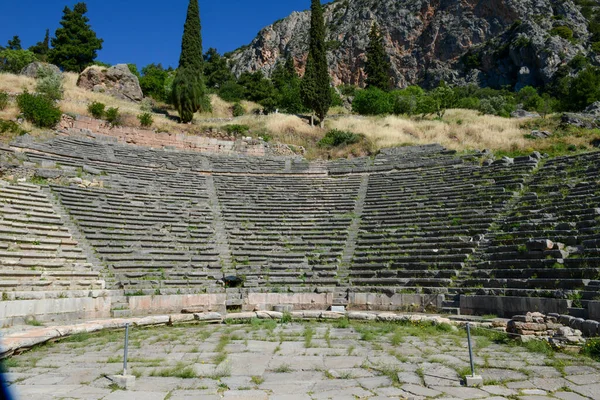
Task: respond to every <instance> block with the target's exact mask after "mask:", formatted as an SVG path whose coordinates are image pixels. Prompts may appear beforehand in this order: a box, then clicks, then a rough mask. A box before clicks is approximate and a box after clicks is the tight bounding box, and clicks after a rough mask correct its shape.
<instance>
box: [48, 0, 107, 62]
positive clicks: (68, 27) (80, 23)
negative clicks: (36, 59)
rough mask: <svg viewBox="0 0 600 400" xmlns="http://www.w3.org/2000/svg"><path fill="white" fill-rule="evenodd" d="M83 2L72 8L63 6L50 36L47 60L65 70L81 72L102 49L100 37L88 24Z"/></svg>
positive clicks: (85, 7) (85, 6)
mask: <svg viewBox="0 0 600 400" xmlns="http://www.w3.org/2000/svg"><path fill="white" fill-rule="evenodd" d="M87 11H88V9H87V5H86V4H85V3H77V4H75V7H73V10H71V9H70V8H69V7H65V9H64V10H63V18H62V20H61V21H60V24H61V25H62V28H58V29H57V30H56V33H55V34H54V35H55V37H54V38H52V41H51V42H52V47H53V48H52V49H51V50H50V51H49V52H48V60H49V61H50V62H51V63H52V64H56V65H58V66H59V67H61V68H62V69H64V70H65V71H74V72H81V71H83V70H84V69H85V68H86V67H88V66H89V65H91V64H92V63H93V62H94V60H95V59H96V57H97V56H98V54H97V52H98V50H102V43H103V42H104V41H103V40H102V39H99V38H98V37H97V36H96V32H94V31H93V30H92V27H91V26H90V24H89V22H90V20H89V18H88V17H86V16H85V14H86V13H87Z"/></svg>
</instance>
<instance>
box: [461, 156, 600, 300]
mask: <svg viewBox="0 0 600 400" xmlns="http://www.w3.org/2000/svg"><path fill="white" fill-rule="evenodd" d="M599 162H600V156H599V155H598V154H597V153H592V154H586V155H581V156H571V157H559V158H556V159H552V160H548V161H547V162H546V163H545V164H544V165H543V166H542V167H541V168H540V170H539V171H537V173H536V174H535V175H533V176H532V178H531V182H529V184H528V191H527V192H525V193H523V195H522V196H521V198H520V200H519V201H518V202H517V203H516V204H515V206H514V207H513V208H512V209H511V210H510V212H509V213H508V215H507V216H506V217H504V218H503V219H502V220H501V221H499V223H498V229H497V230H496V231H494V232H492V233H491V234H489V235H488V236H489V238H490V242H489V243H488V244H487V245H486V246H484V247H482V248H481V250H480V251H479V252H478V253H477V254H476V256H475V257H474V258H473V260H472V265H471V267H472V271H470V272H468V271H464V273H465V274H467V273H468V275H469V276H468V277H466V278H465V280H464V285H470V286H474V285H477V286H480V287H484V288H493V287H509V288H525V289H535V288H543V289H552V288H557V289H558V288H560V289H570V290H586V286H587V284H588V282H589V280H590V279H596V278H597V277H598V276H600V270H599V269H598V267H597V265H599V264H598V261H600V258H598V257H597V256H598V254H597V252H596V251H595V244H594V243H593V242H589V238H592V237H594V235H600V210H598V207H599V206H600V191H599V189H598V184H597V173H596V171H597V169H598V165H599ZM540 240H550V241H552V242H555V243H560V245H556V247H554V249H546V248H543V249H542V248H540V249H538V248H532V245H531V243H532V241H540ZM589 245H591V246H589ZM558 246H560V247H558Z"/></svg>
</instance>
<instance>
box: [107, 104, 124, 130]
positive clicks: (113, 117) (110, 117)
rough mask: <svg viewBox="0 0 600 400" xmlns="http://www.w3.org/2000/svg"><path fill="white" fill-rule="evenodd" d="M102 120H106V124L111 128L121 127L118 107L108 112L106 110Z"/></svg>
mask: <svg viewBox="0 0 600 400" xmlns="http://www.w3.org/2000/svg"><path fill="white" fill-rule="evenodd" d="M104 118H105V119H106V122H108V123H109V124H111V125H112V126H119V125H121V113H119V108H118V107H116V108H115V107H110V108H109V109H108V110H106V113H105V114H104Z"/></svg>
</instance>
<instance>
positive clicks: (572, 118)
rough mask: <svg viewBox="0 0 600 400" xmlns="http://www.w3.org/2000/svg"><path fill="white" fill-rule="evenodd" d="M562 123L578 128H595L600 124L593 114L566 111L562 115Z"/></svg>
mask: <svg viewBox="0 0 600 400" xmlns="http://www.w3.org/2000/svg"><path fill="white" fill-rule="evenodd" d="M560 122H561V124H563V125H570V126H575V127H577V128H585V129H594V128H596V127H597V126H598V124H597V123H596V121H595V119H594V118H593V116H592V115H584V114H573V113H565V114H563V115H562V117H561V120H560Z"/></svg>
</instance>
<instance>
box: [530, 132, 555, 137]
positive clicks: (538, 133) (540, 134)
mask: <svg viewBox="0 0 600 400" xmlns="http://www.w3.org/2000/svg"><path fill="white" fill-rule="evenodd" d="M531 136H533V137H534V138H536V139H546V138H549V137H550V136H552V133H551V132H548V131H531Z"/></svg>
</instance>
